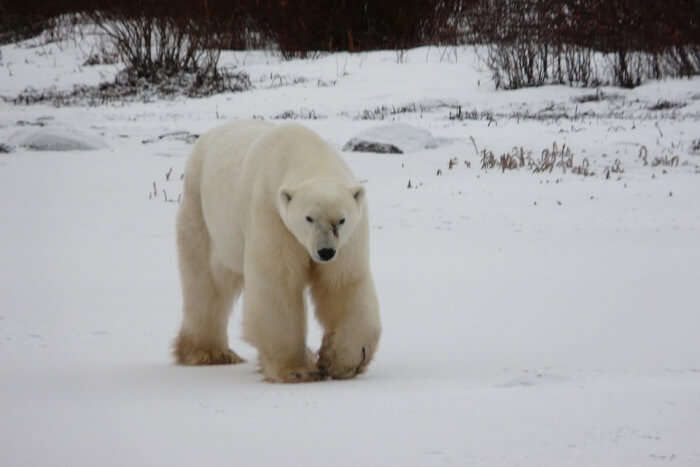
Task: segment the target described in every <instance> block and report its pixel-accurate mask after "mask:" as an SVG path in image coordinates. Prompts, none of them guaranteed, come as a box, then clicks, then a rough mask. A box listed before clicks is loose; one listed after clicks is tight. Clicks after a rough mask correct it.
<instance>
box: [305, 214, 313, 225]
mask: <svg viewBox="0 0 700 467" xmlns="http://www.w3.org/2000/svg"><path fill="white" fill-rule="evenodd" d="M306 222H309V223H312V224H313V222H314V219H313V217H311V216H306Z"/></svg>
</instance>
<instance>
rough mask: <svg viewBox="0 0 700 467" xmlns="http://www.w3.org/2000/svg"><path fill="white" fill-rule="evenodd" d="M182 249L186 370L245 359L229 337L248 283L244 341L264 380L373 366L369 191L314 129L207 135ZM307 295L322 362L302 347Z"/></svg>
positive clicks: (259, 125) (190, 171)
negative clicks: (233, 314) (307, 293)
mask: <svg viewBox="0 0 700 467" xmlns="http://www.w3.org/2000/svg"><path fill="white" fill-rule="evenodd" d="M177 246H178V253H179V263H180V273H181V279H182V290H183V309H184V319H183V322H182V328H181V330H180V333H179V335H178V337H177V339H176V340H175V345H174V353H175V357H176V359H177V361H178V362H179V363H181V364H190V365H196V364H213V363H237V362H239V361H241V359H240V358H239V357H238V356H237V355H236V354H235V353H234V352H233V351H232V350H230V349H229V347H228V338H227V335H226V328H227V323H228V317H229V314H230V311H231V307H232V304H233V302H234V301H235V299H236V297H237V296H238V295H239V294H240V292H241V291H242V290H243V285H244V284H245V295H244V307H245V310H244V317H243V326H244V337H245V338H246V340H248V341H249V342H250V343H251V344H252V345H254V346H255V347H256V348H257V349H258V352H259V359H260V365H261V369H262V371H263V374H264V375H265V377H266V379H268V380H270V381H285V382H291V381H310V380H315V379H319V378H321V377H323V376H325V375H328V376H331V377H334V378H348V377H353V376H355V375H356V374H358V373H359V372H361V371H363V370H364V369H365V368H366V367H367V365H368V364H369V362H370V360H371V359H372V357H373V355H374V352H375V350H376V348H377V343H378V341H379V336H380V332H381V326H380V321H379V305H378V302H377V297H376V293H375V289H374V283H373V281H372V275H371V272H370V269H369V223H368V218H367V203H366V200H365V193H364V190H363V188H362V187H360V186H358V185H357V184H356V182H355V181H354V177H353V175H352V173H351V172H350V170H349V168H348V167H347V166H346V165H345V163H344V162H343V161H342V159H341V158H340V155H339V154H338V153H337V152H336V151H335V150H334V149H333V148H331V147H330V146H329V145H328V144H327V143H325V142H324V141H323V140H322V139H321V138H320V137H319V136H318V135H316V134H315V133H313V132H311V131H310V130H308V129H306V128H304V127H302V126H300V125H284V126H274V125H271V124H269V123H265V122H260V121H240V122H234V123H230V124H228V125H224V126H222V127H219V128H216V129H214V130H212V131H210V132H208V133H206V134H204V135H202V137H200V138H199V140H198V141H197V143H196V145H195V147H194V150H193V151H192V155H191V156H190V159H189V161H188V163H187V168H186V171H185V188H184V195H183V199H182V204H181V206H180V211H179V213H178V220H177ZM331 250H332V251H334V252H335V254H334V255H333V257H332V258H330V260H328V261H324V258H322V257H321V256H322V254H323V253H324V252H325V253H328V252H329V251H331ZM326 259H328V258H326ZM307 287H310V289H311V297H312V299H313V302H314V307H315V312H316V317H317V318H318V320H319V322H320V323H321V325H322V326H323V328H324V338H323V344H322V346H321V349H320V351H319V353H318V357H316V356H315V354H313V353H312V352H311V351H309V350H308V349H307V347H306V310H305V303H304V297H303V294H304V291H305V290H306V288H307Z"/></svg>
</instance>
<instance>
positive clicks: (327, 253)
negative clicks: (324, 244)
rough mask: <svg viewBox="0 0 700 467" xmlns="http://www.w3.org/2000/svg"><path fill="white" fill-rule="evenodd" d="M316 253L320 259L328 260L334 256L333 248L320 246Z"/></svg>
mask: <svg viewBox="0 0 700 467" xmlns="http://www.w3.org/2000/svg"><path fill="white" fill-rule="evenodd" d="M316 253H317V254H318V257H319V259H320V260H321V261H330V260H331V259H333V257H334V256H335V250H334V249H333V248H321V249H320V250H318V251H317V252H316Z"/></svg>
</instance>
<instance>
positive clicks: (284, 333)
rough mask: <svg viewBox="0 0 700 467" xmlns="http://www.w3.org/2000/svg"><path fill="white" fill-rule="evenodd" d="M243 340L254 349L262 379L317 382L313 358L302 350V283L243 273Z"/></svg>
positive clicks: (251, 268)
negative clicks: (263, 377)
mask: <svg viewBox="0 0 700 467" xmlns="http://www.w3.org/2000/svg"><path fill="white" fill-rule="evenodd" d="M245 283H246V287H245V294H244V301H245V310H244V315H243V332H244V338H245V339H246V340H247V341H248V342H249V343H250V344H251V345H253V346H254V347H256V348H257V350H258V358H259V361H260V369H261V371H262V373H263V375H264V376H265V379H266V380H267V381H270V382H278V383H299V382H306V381H317V380H319V379H320V374H319V372H318V370H317V368H316V358H315V356H314V355H313V354H312V353H311V352H310V351H309V350H308V349H307V347H306V309H305V304H304V297H303V290H304V286H303V283H301V282H299V283H297V282H296V281H293V280H292V279H291V278H289V277H284V278H282V277H277V274H276V273H275V272H270V273H266V274H264V273H262V271H261V270H260V269H258V268H256V267H255V266H252V265H251V266H249V267H247V268H246V271H245Z"/></svg>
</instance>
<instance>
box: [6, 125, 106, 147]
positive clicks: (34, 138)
mask: <svg viewBox="0 0 700 467" xmlns="http://www.w3.org/2000/svg"><path fill="white" fill-rule="evenodd" d="M10 143H11V144H12V145H14V146H21V147H24V148H27V149H32V150H34V151H89V150H93V149H104V148H106V147H107V145H106V144H105V143H104V142H103V141H102V139H101V138H99V137H97V136H95V135H92V134H88V133H85V132H82V131H78V130H75V129H72V128H67V127H58V126H51V127H50V126H45V127H32V128H26V129H22V130H19V131H17V132H16V133H14V134H13V135H12V136H11V137H10Z"/></svg>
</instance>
